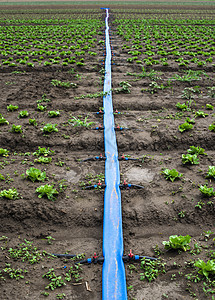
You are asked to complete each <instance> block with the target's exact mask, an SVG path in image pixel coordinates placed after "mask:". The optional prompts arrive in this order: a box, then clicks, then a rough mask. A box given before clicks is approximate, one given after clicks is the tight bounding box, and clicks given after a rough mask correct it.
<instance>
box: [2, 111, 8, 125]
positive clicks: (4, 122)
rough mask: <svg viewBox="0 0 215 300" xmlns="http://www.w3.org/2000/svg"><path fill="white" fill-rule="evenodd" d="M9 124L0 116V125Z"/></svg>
mask: <svg viewBox="0 0 215 300" xmlns="http://www.w3.org/2000/svg"><path fill="white" fill-rule="evenodd" d="M3 124H7V125H8V124H9V122H8V121H7V120H6V119H5V118H4V117H3V116H2V114H0V125H3Z"/></svg>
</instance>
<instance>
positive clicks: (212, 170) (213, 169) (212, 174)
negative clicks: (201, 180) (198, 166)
mask: <svg viewBox="0 0 215 300" xmlns="http://www.w3.org/2000/svg"><path fill="white" fill-rule="evenodd" d="M206 178H214V179H215V166H209V167H208V173H207V175H206Z"/></svg>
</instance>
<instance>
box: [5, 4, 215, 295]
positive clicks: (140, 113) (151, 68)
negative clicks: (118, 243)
mask: <svg viewBox="0 0 215 300" xmlns="http://www.w3.org/2000/svg"><path fill="white" fill-rule="evenodd" d="M93 5H94V6H93ZM93 5H92V6H90V7H87V6H83V7H80V8H79V9H77V8H73V7H72V6H65V7H59V8H58V7H57V6H56V7H54V8H53V7H52V6H50V7H48V6H46V7H44V8H40V7H39V6H34V7H33V6H29V7H27V6H24V7H21V6H19V9H17V7H16V6H8V7H6V6H2V7H1V8H2V9H1V11H0V37H1V38H0V72H1V81H0V91H1V94H0V204H1V205H0V207H1V208H0V210H1V222H0V244H1V255H0V271H1V272H0V288H1V295H2V296H1V299H3V300H6V299H12V298H13V299H20V300H21V299H44V298H45V297H46V296H47V299H92V300H95V299H101V269H102V266H101V265H99V264H90V265H82V266H78V265H76V264H75V260H80V259H82V257H84V256H85V257H86V258H88V257H92V256H93V254H94V252H96V253H97V255H98V256H102V231H103V228H102V222H103V199H104V189H102V188H99V187H97V188H95V189H88V188H87V187H88V186H91V185H97V184H98V183H102V184H104V183H105V176H104V173H105V172H104V170H105V161H104V159H103V158H101V157H103V156H104V137H103V130H102V126H103V114H102V106H103V95H104V94H103V80H104V75H105V70H104V61H105V40H104V29H105V23H104V18H105V13H104V12H103V11H101V10H100V9H99V5H96V4H93ZM213 7H214V6H213V5H211V6H207V5H204V7H203V8H202V9H200V8H199V6H196V5H195V6H194V7H193V8H192V9H190V8H189V6H187V7H184V8H182V7H177V8H174V7H172V6H169V7H167V6H165V7H163V8H161V7H160V6H157V7H156V6H154V7H153V6H142V7H139V6H134V7H132V6H126V7H125V8H124V7H123V5H121V6H117V5H111V9H110V20H109V24H110V37H111V49H112V58H113V59H112V94H113V105H114V111H115V116H114V117H115V125H116V131H117V132H116V137H117V144H118V151H119V158H120V171H121V183H122V191H121V193H122V212H123V235H124V253H125V255H127V254H128V253H129V251H130V249H132V252H133V253H134V254H138V255H148V256H153V257H156V258H158V260H157V261H156V262H153V263H150V262H146V261H142V262H141V263H134V262H131V263H128V264H126V265H125V267H126V274H127V286H128V298H129V299H133V300H134V299H137V300H143V299H144V300H154V299H162V300H164V299H172V300H173V299H174V300H175V299H180V300H181V299H199V300H200V299H214V298H213V293H215V277H214V274H215V249H214V243H215V240H214V239H215V233H214V232H215V229H214V200H215V183H214V180H215V152H214V150H215V143H214V139H215V108H214V107H215V106H214V99H215V79H214V65H215V42H214V41H215V35H214V25H215V21H214V17H213V16H214V10H213ZM100 155H101V157H100ZM91 158H92V159H91ZM127 158H129V159H130V158H132V159H135V160H129V159H128V160H127ZM84 160H86V161H84ZM125 182H126V183H129V184H134V185H140V186H142V187H144V188H143V189H135V188H127V187H126V185H124V186H123V183H125ZM172 235H177V236H181V237H180V238H178V239H177V238H176V239H177V241H172V238H170V242H168V243H167V245H166V246H164V244H165V243H163V242H164V241H169V237H170V236H172ZM174 248H175V249H174ZM185 250H186V251H185ZM51 253H70V254H80V255H81V256H80V257H81V258H80V257H79V259H78V258H77V259H76V258H75V259H73V260H71V259H63V258H55V257H53V256H52V255H50V254H51Z"/></svg>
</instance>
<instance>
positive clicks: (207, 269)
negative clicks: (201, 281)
mask: <svg viewBox="0 0 215 300" xmlns="http://www.w3.org/2000/svg"><path fill="white" fill-rule="evenodd" d="M194 266H195V267H197V268H199V271H198V273H199V274H201V275H203V276H205V277H206V278H207V280H209V277H210V276H214V275H215V260H214V259H211V260H208V261H207V262H206V263H205V262H204V261H203V260H201V259H199V260H197V261H196V262H195V263H194Z"/></svg>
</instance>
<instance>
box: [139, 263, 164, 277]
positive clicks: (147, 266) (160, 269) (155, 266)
mask: <svg viewBox="0 0 215 300" xmlns="http://www.w3.org/2000/svg"><path fill="white" fill-rule="evenodd" d="M140 267H141V269H143V270H144V273H141V274H140V280H145V279H146V280H148V281H149V282H151V281H153V280H155V279H156V278H157V277H158V275H159V274H160V273H166V270H165V264H164V263H161V260H160V259H158V260H153V261H151V260H148V259H145V258H143V259H141V263H140Z"/></svg>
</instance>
